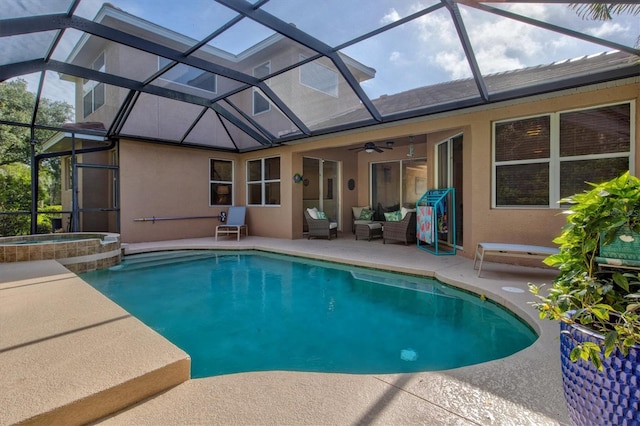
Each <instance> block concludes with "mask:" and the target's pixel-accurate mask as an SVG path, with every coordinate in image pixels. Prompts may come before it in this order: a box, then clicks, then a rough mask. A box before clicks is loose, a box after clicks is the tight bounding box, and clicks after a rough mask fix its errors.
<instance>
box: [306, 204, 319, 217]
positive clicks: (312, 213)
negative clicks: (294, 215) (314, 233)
mask: <svg viewBox="0 0 640 426" xmlns="http://www.w3.org/2000/svg"><path fill="white" fill-rule="evenodd" d="M307 212H309V216H311V219H317V218H318V209H317V208H315V207H314V208H312V209H307Z"/></svg>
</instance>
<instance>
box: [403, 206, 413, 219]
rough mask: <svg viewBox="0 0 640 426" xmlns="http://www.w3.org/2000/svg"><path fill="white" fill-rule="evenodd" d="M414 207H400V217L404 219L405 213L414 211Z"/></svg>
mask: <svg viewBox="0 0 640 426" xmlns="http://www.w3.org/2000/svg"><path fill="white" fill-rule="evenodd" d="M415 211H416V209H408V208H406V207H403V208H401V209H400V213H401V214H402V219H404V217H405V216H406V215H407V213H413V212H415Z"/></svg>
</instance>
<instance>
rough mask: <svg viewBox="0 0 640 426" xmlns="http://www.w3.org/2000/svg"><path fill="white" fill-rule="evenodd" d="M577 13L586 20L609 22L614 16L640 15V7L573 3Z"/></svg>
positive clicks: (622, 4)
mask: <svg viewBox="0 0 640 426" xmlns="http://www.w3.org/2000/svg"><path fill="white" fill-rule="evenodd" d="M570 6H571V7H572V8H573V9H574V10H575V11H576V13H577V14H578V15H579V16H581V17H582V18H584V19H593V20H595V21H608V20H610V19H612V17H613V15H619V14H622V13H629V14H631V15H634V16H635V15H638V14H640V5H638V4H637V3H634V4H631V3H619V4H609V3H571V5H570Z"/></svg>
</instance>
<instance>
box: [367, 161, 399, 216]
mask: <svg viewBox="0 0 640 426" xmlns="http://www.w3.org/2000/svg"><path fill="white" fill-rule="evenodd" d="M371 206H372V208H373V210H374V214H373V219H374V220H384V213H386V212H393V211H396V210H400V162H388V163H372V164H371Z"/></svg>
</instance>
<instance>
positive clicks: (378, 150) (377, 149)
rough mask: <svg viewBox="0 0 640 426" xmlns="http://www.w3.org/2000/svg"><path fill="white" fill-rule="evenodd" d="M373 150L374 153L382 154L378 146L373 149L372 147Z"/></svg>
mask: <svg viewBox="0 0 640 426" xmlns="http://www.w3.org/2000/svg"><path fill="white" fill-rule="evenodd" d="M373 150H374V151H375V152H382V149H380V147H379V146H375V147H373Z"/></svg>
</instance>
